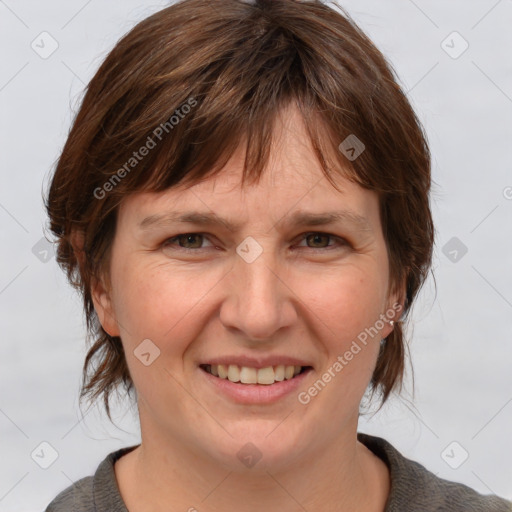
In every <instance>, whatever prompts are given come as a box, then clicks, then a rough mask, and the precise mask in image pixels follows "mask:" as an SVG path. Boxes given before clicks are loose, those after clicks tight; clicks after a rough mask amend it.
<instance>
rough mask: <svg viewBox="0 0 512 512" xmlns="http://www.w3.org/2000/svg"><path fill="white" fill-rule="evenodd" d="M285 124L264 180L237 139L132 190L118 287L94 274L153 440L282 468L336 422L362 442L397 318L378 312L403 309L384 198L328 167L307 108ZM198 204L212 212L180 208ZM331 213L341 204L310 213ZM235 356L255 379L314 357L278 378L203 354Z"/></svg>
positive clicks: (337, 432) (116, 266) (114, 275)
mask: <svg viewBox="0 0 512 512" xmlns="http://www.w3.org/2000/svg"><path fill="white" fill-rule="evenodd" d="M276 129H277V133H278V134H279V135H280V137H279V139H278V140H279V144H277V145H276V146H275V147H274V150H273V153H272V158H271V161H270V163H269V165H268V167H267V169H266V170H265V173H264V175H263V177H262V179H261V181H260V182H259V183H258V184H257V185H244V188H241V187H240V184H239V183H240V177H241V168H242V162H243V154H241V153H236V154H235V155H233V158H232V159H231V160H230V162H229V163H228V164H227V165H226V167H225V168H224V169H223V170H222V172H221V173H220V174H219V175H217V176H216V177H214V178H209V179H207V180H205V181H203V182H201V183H199V184H197V185H195V186H192V187H189V188H173V189H170V190H167V191H164V192H162V193H158V194H155V193H139V194H136V195H132V196H130V197H129V198H127V199H126V200H125V201H124V203H123V204H122V205H121V207H120V211H119V216H118V225H117V231H116V235H115V239H114V241H113V246H112V253H111V281H110V282H111V288H110V290H108V289H106V288H103V287H102V285H101V284H98V285H97V286H96V287H95V289H94V291H93V295H94V303H95V307H96V311H97V313H98V315H99V318H100V321H101V322H102V325H103V327H104V328H105V330H106V331H107V332H108V333H109V334H110V335H112V336H120V337H121V339H122V343H123V346H124V349H125V354H126V358H127V363H128V367H129V370H130V374H131V376H132V378H133V381H134V385H135V388H136V391H137V397H138V406H139V414H140V421H141V433H142V441H143V444H144V443H146V444H147V445H148V446H149V445H150V444H151V443H154V446H155V447H157V446H162V444H165V443H167V444H168V445H173V446H174V445H175V446H181V447H187V448H188V449H190V451H191V452H195V453H196V454H202V456H205V457H209V458H211V460H213V461H217V462H218V463H221V464H223V465H225V466H227V467H235V466H237V465H238V466H239V465H240V462H239V460H238V458H237V456H236V454H237V452H238V451H239V450H240V449H241V448H242V447H244V446H245V444H246V443H248V442H251V443H253V444H254V445H255V446H256V447H257V449H258V450H259V452H261V453H262V454H263V459H262V462H263V464H262V465H259V467H261V468H265V467H273V468H276V467H277V466H280V467H286V465H287V464H292V463H293V464H297V463H300V461H301V460H307V458H308V457H311V456H312V454H315V453H320V452H319V450H320V451H321V450H322V449H323V450H326V449H327V448H328V447H329V446H332V445H333V444H334V443H336V442H338V441H339V439H340V436H343V435H345V436H347V439H348V436H350V440H351V442H352V436H353V435H354V434H355V431H356V428H357V418H358V411H359V404H360V401H361V398H362V396H363V394H364V392H365V389H366V388H367V385H368V383H369V381H370V379H371V375H372V372H373V369H374V367H375V363H376V359H377V354H378V350H379V345H380V340H381V339H382V338H384V337H386V336H387V335H388V334H389V333H390V331H391V329H392V327H391V326H390V324H389V323H386V322H385V321H383V320H385V319H392V318H395V320H396V317H398V316H399V315H396V314H394V313H395V311H394V309H393V305H396V303H397V300H398V297H396V296H388V287H389V285H390V283H389V268H388V258H387V251H386V245H385V241H384V238H383V234H382V228H381V223H380V218H379V203H378V198H377V196H376V194H375V193H374V192H372V191H368V190H366V189H363V188H361V187H359V186H358V185H356V184H354V183H351V182H350V181H348V180H346V179H344V178H342V177H341V176H340V177H339V178H337V182H338V184H339V188H340V190H336V189H335V188H334V187H333V186H332V185H331V184H330V183H329V182H328V181H327V179H326V178H325V177H324V175H323V174H322V171H321V168H320V164H319V163H318V161H317V160H316V159H315V156H314V153H313V149H312V148H311V146H310V143H309V140H308V138H307V136H306V133H305V127H304V125H303V124H302V120H301V118H300V116H299V115H298V112H297V111H295V110H290V111H286V114H285V115H284V116H283V117H282V118H281V122H280V123H279V124H278V125H277V127H276ZM189 212H197V213H200V214H203V217H202V219H201V218H196V219H195V220H194V219H190V218H189V219H188V221H187V222H185V220H187V219H182V220H181V221H179V220H177V219H176V217H177V216H178V214H179V215H185V214H186V213H189ZM327 212H330V213H332V212H337V213H340V216H339V218H338V219H337V220H334V221H331V222H327V221H325V219H324V221H323V222H322V223H320V224H312V223H310V222H308V220H307V215H308V214H314V215H318V214H325V213H327ZM298 214H303V215H302V217H301V218H299V217H298V216H297V215H298ZM211 215H214V216H215V218H217V219H218V218H220V219H224V220H225V221H227V222H229V223H232V224H233V226H227V225H225V224H224V223H216V222H215V221H214V220H211V217H208V216H211ZM207 218H210V221H209V222H207V223H203V222H200V221H201V220H202V221H205V219H207ZM191 220H194V222H189V221H191ZM390 312H391V313H390ZM364 333H366V336H365V334H364ZM369 333H370V334H369ZM144 340H146V341H144ZM363 340H364V341H363ZM350 354H351V356H350ZM243 358H246V359H243ZM230 361H231V362H238V363H239V366H247V367H248V369H242V372H243V373H244V375H246V376H249V378H253V377H254V376H256V378H257V375H258V374H257V373H256V372H255V371H254V369H261V368H264V367H267V368H268V367H269V366H272V367H274V366H276V365H278V364H284V365H285V366H291V365H297V366H304V367H309V368H308V370H307V371H306V372H304V373H301V374H299V375H297V376H296V377H294V378H291V379H289V380H288V379H285V380H281V381H278V382H276V383H275V384H243V383H236V384H235V383H230V381H229V380H225V379H220V377H217V376H214V375H211V374H207V373H206V372H205V370H204V369H203V368H202V367H201V366H200V365H207V364H216V363H219V362H224V363H226V364H229V362H230ZM213 371H214V372H215V369H214V370H213ZM268 371H269V370H268V369H267V370H265V371H263V372H262V374H265V375H267V376H268V375H269V373H268ZM279 371H280V370H278V374H279ZM288 371H289V370H288ZM217 372H220V369H217ZM231 372H232V373H231V375H234V374H235V373H237V372H236V371H234V370H231ZM265 372H266V373H265ZM260 375H261V374H260ZM271 375H274V376H275V377H277V376H278V375H275V374H271ZM251 376H252V377H251ZM235 378H236V377H235ZM319 381H320V383H319ZM315 383H316V387H315ZM155 449H158V448H155ZM244 449H248V448H244Z"/></svg>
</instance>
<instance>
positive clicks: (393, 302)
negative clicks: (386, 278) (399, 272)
mask: <svg viewBox="0 0 512 512" xmlns="http://www.w3.org/2000/svg"><path fill="white" fill-rule="evenodd" d="M406 283H407V273H406V274H405V276H404V278H403V280H402V282H401V283H400V284H398V285H396V286H395V287H394V288H393V287H390V292H389V293H388V299H387V302H386V310H385V311H384V315H385V317H386V325H385V326H384V328H383V329H382V333H381V335H382V337H383V338H386V337H387V336H388V335H389V334H390V333H391V332H392V331H393V329H394V326H393V325H391V324H390V323H389V321H390V320H393V322H394V323H396V322H397V321H398V320H399V319H400V317H401V316H402V313H403V311H404V307H405V300H406V297H407V293H406Z"/></svg>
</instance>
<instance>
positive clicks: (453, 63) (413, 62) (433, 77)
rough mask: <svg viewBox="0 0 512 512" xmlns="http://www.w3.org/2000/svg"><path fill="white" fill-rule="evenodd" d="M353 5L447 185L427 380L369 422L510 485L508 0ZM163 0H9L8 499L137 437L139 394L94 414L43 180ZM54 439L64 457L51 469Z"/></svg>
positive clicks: (511, 110) (417, 344) (4, 222)
mask: <svg viewBox="0 0 512 512" xmlns="http://www.w3.org/2000/svg"><path fill="white" fill-rule="evenodd" d="M212 1H214V0H212ZM339 3H340V5H343V6H344V7H345V8H347V9H348V11H349V12H350V14H351V15H352V16H353V17H354V19H355V20H356V21H357V22H358V23H359V24H360V26H361V27H362V28H363V29H364V30H365V31H366V32H367V34H368V35H369V36H370V37H371V38H372V40H373V41H374V42H375V43H376V44H377V46H378V47H379V48H380V49H381V51H382V52H383V53H384V54H385V55H386V57H387V58H388V59H389V61H390V62H391V63H392V64H393V66H394V68H395V69H396V71H397V73H398V76H399V78H400V81H401V84H402V86H403V88H404V89H405V90H406V91H407V92H408V97H409V98H410V100H411V102H412V104H413V107H414V108H415V110H416V112H417V113H418V116H419V117H420V119H421V121H422V122H423V123H424V126H425V129H426V132H427V135H428V138H429V141H430V146H431V150H432V154H433V178H434V180H435V183H436V184H435V186H434V190H433V194H432V209H433V213H434V218H435V222H436V229H437V234H436V247H435V255H434V265H433V269H434V273H435V276H436V282H437V291H436V289H435V288H434V283H433V280H432V279H429V281H428V282H427V283H426V285H425V287H424V289H423V291H422V293H421V296H420V298H419V300H418V302H417V304H416V306H415V309H414V314H413V325H414V329H411V330H410V332H409V335H410V338H411V340H412V341H411V357H412V364H413V367H414V376H415V395H414V397H413V396H412V384H411V382H410V380H411V379H410V378H409V379H408V381H407V384H406V391H405V392H404V393H403V398H392V399H391V400H390V401H389V403H388V404H387V405H386V406H385V407H384V408H383V409H382V410H381V411H380V412H379V413H377V414H375V415H373V416H372V415H368V416H365V417H363V418H362V419H361V424H360V430H361V431H365V432H368V433H371V434H376V435H379V436H381V437H384V438H386V439H388V440H389V441H390V442H392V443H393V444H394V445H395V446H396V447H397V448H398V449H399V450H401V451H402V453H403V454H404V455H405V456H407V457H409V458H413V459H415V460H417V461H419V462H420V463H422V464H423V465H425V466H426V467H427V468H428V469H429V470H431V471H433V472H434V473H436V474H438V475H439V476H441V477H443V478H447V479H449V480H454V481H459V482H463V483H466V484H467V485H469V486H471V487H473V488H474V489H476V490H478V491H480V492H482V493H485V494H487V493H491V492H492V493H496V494H499V495H501V496H503V497H506V498H509V499H512V466H511V462H510V461H511V460H512V441H511V439H510V434H511V432H512V372H511V361H512V343H511V342H512V335H511V333H512V271H511V264H512V150H511V147H512V146H511V144H510V141H511V140H512V123H511V121H512V83H511V76H512V75H511V71H512V63H511V59H510V54H511V50H512V32H511V31H510V26H511V22H512V1H511V0H500V1H496V0H472V1H471V2H468V1H467V0H450V1H446V0H443V1H441V0H432V1H426V0H415V1H412V0H400V1H399V0H387V1H385V2H383V1H381V0H350V1H342V0H340V2H339ZM167 4H168V2H143V1H141V0H123V1H121V0H108V1H101V2H100V1H99V0H89V1H85V0H68V1H64V0H47V1H45V2H38V1H35V0H0V48H1V55H2V66H1V68H0V105H1V117H0V123H1V139H0V140H1V144H2V146H1V152H0V162H1V165H0V172H1V182H2V186H1V188H0V225H1V241H2V244H1V250H0V255H1V256H0V257H1V266H0V315H1V317H0V319H1V329H0V336H1V344H0V351H1V352H0V357H1V368H2V371H1V374H0V390H1V395H0V443H1V446H0V453H1V455H0V461H1V462H0V511H9V512H17V511H24V512H27V511H29V512H31V511H34V512H35V511H41V510H44V508H45V507H46V505H47V504H48V503H49V502H50V501H51V500H52V499H53V498H54V497H55V496H56V494H57V493H58V492H60V491H61V490H63V489H64V488H65V487H67V486H68V485H70V484H71V483H72V482H73V481H76V480H77V479H79V478H81V477H83V476H86V475H90V474H93V473H94V471H95V469H96V468H97V466H98V464H99V462H100V461H101V460H103V458H104V457H105V456H106V455H107V454H108V453H109V452H111V451H113V450H116V449H118V448H120V447H123V446H128V445H132V444H137V443H138V442H139V433H138V424H137V421H136V416H134V415H133V411H130V410H129V409H128V407H127V404H120V405H119V407H118V408H117V410H116V411H115V414H114V416H115V418H116V423H117V424H118V425H119V426H120V427H121V429H117V428H115V427H114V426H112V425H111V424H110V423H109V422H108V420H107V418H106V416H105V415H104V414H101V413H100V412H99V409H97V408H96V409H94V408H93V409H91V410H90V412H89V413H88V414H87V415H86V416H85V418H83V417H82V416H81V413H80V410H79V408H78V392H79V382H80V377H81V369H82V364H83V359H84V356H85V353H86V346H85V343H84V337H85V329H84V324H83V316H82V310H81V301H80V298H79V297H78V295H76V294H75V292H74V291H73V290H72V289H71V287H70V286H69V285H68V284H67V282H66V280H65V276H64V274H63V273H62V272H61V270H60V269H59V268H58V267H57V265H56V263H55V259H54V257H53V256H52V253H51V252H48V253H47V252H45V251H47V250H48V247H47V246H45V244H44V241H41V238H42V237H43V227H44V226H45V224H46V217H45V213H44V210H43V205H42V199H41V194H42V191H43V190H46V185H47V182H48V178H49V176H50V171H51V170H52V169H53V165H54V162H55V160H56V159H57V158H58V156H59V151H60V150H61V148H62V146H63V144H64V142H65V139H66V136H67V133H68V130H69V128H70V123H71V119H72V117H73V115H74V112H75V111H76V109H77V107H78V103H77V102H78V101H79V100H80V98H81V96H80V94H81V92H82V90H83V88H84V85H85V84H86V83H87V82H88V81H89V80H90V79H91V78H92V76H93V74H94V72H95V71H96V69H97V68H98V66H99V65H100V63H101V61H102V60H103V58H104V57H105V56H106V55H107V53H108V52H109V50H110V49H111V48H112V47H113V45H114V44H115V42H116V41H117V40H118V39H119V37H120V36H121V35H123V34H124V33H126V32H127V31H128V30H129V29H131V28H132V27H133V26H134V25H135V24H136V22H137V21H139V20H141V19H143V18H144V17H146V16H148V15H149V14H151V13H153V12H155V11H157V10H159V9H160V8H161V7H163V6H165V5H167ZM454 32H456V33H454ZM466 47H467V48H466ZM52 50H54V51H53V53H51V55H48V54H49V53H50V52H51V51H52ZM466 251H467V252H466ZM43 442H45V443H49V444H50V445H51V447H53V449H54V450H55V452H56V455H57V457H56V459H55V460H54V461H53V463H52V464H51V465H50V466H49V467H48V468H47V469H43V468H42V467H41V465H45V464H49V463H50V462H52V458H51V454H52V451H51V449H50V448H49V447H48V446H47V445H41V443H43ZM38 453H39V454H42V453H44V454H45V455H44V456H42V457H39V459H38V457H37V454H38ZM466 457H467V458H466Z"/></svg>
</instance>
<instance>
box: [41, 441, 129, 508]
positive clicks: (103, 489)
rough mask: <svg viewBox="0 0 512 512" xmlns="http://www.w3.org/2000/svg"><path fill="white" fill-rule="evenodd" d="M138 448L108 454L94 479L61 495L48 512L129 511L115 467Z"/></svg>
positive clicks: (84, 480) (87, 480)
mask: <svg viewBox="0 0 512 512" xmlns="http://www.w3.org/2000/svg"><path fill="white" fill-rule="evenodd" d="M137 446H138V445H137ZM137 446H130V447H126V448H121V449H120V450H117V451H115V452H112V453H109V454H108V455H107V456H106V457H105V459H104V460H103V461H102V462H101V463H100V465H99V466H98V468H97V470H96V472H95V474H94V475H93V476H86V477H84V478H81V479H80V480H77V481H76V482H74V483H73V484H72V485H70V486H69V487H67V488H66V489H64V490H63V491H62V492H60V493H59V494H58V495H57V496H56V497H55V498H54V499H53V501H52V502H51V503H50V504H49V505H48V506H47V508H46V509H45V512H70V511H73V512H127V509H126V507H125V504H124V502H123V500H122V498H121V495H120V493H119V487H118V485H117V481H116V476H115V471H114V464H115V462H116V461H117V460H118V459H119V458H120V457H122V456H123V455H125V454H126V453H128V452H130V451H132V450H133V449H135V448H136V447H137Z"/></svg>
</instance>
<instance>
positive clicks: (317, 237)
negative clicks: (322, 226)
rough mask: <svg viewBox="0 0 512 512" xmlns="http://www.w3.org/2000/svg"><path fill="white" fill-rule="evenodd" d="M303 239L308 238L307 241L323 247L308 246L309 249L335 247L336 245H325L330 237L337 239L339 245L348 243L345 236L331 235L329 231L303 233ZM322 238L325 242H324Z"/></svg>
mask: <svg viewBox="0 0 512 512" xmlns="http://www.w3.org/2000/svg"><path fill="white" fill-rule="evenodd" d="M302 237H303V238H302V240H303V241H304V240H306V241H307V242H310V243H312V244H314V245H320V246H321V247H318V246H317V247H308V248H309V249H331V248H334V245H325V244H324V242H327V243H328V240H329V239H331V240H332V239H335V240H336V241H337V243H338V245H342V246H343V245H348V243H347V241H346V240H344V239H343V238H340V237H338V236H335V235H331V234H329V233H322V232H314V233H305V234H303V235H302ZM322 239H323V241H324V242H322Z"/></svg>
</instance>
